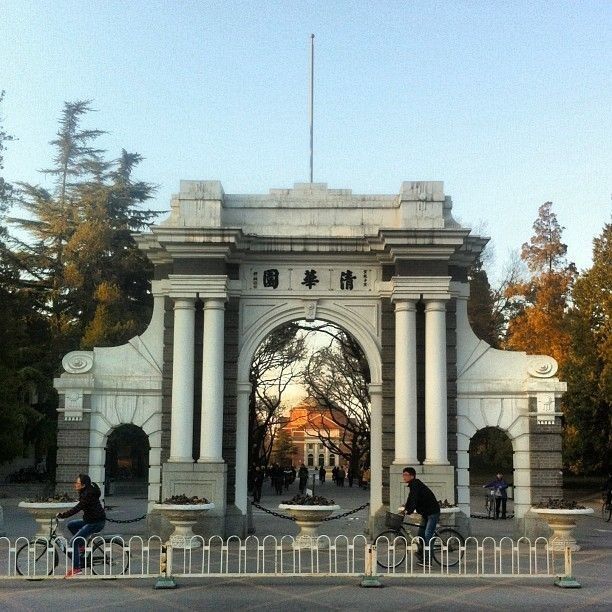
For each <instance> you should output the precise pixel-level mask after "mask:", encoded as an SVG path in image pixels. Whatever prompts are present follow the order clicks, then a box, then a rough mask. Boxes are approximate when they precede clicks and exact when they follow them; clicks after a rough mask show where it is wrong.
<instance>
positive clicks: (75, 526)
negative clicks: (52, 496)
mask: <svg viewBox="0 0 612 612" xmlns="http://www.w3.org/2000/svg"><path fill="white" fill-rule="evenodd" d="M74 488H75V490H76V491H77V492H78V494H79V503H78V504H77V505H76V506H74V508H70V510H66V512H60V513H58V514H57V518H60V519H64V518H68V517H70V516H72V515H74V514H76V513H77V512H80V511H81V510H82V511H83V518H82V519H75V520H73V521H70V522H69V523H68V525H67V526H68V529H69V530H70V533H72V536H73V537H72V541H71V543H72V569H71V570H69V571H68V572H67V573H66V576H65V577H66V578H72V576H76V575H78V574H82V573H83V562H84V556H83V554H82V553H84V551H85V542H86V541H87V538H88V537H89V536H90V535H92V534H94V533H98V532H99V531H102V529H104V525H105V523H106V513H105V512H104V508H103V507H102V504H101V503H100V495H101V492H100V487H99V486H98V485H97V484H96V483H95V482H91V478H90V477H89V475H88V474H79V475H78V477H77V479H76V481H75V483H74Z"/></svg>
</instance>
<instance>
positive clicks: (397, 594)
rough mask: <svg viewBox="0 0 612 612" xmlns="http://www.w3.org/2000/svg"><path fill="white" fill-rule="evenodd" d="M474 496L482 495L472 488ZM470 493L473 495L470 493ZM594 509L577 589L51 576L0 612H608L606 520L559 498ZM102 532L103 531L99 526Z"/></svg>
mask: <svg viewBox="0 0 612 612" xmlns="http://www.w3.org/2000/svg"><path fill="white" fill-rule="evenodd" d="M294 493H295V491H294V490H290V491H289V492H288V493H287V494H285V495H283V496H279V497H277V496H274V495H270V490H269V487H267V488H266V489H265V490H264V497H263V498H262V505H263V506H265V507H268V508H272V509H275V508H276V505H277V504H278V503H279V502H280V501H283V500H285V499H287V498H288V497H291V495H293V494H294ZM317 493H322V494H324V495H325V496H326V497H332V498H334V499H336V501H337V502H338V503H340V505H341V506H342V508H343V510H344V509H347V510H348V509H350V508H355V507H357V506H359V505H361V504H362V503H365V501H367V498H368V493H367V492H365V491H360V490H358V489H356V488H353V489H349V488H348V487H345V488H344V489H339V488H337V487H335V486H334V485H332V484H331V483H326V485H325V486H324V487H323V488H322V490H321V491H317ZM476 493H477V494H478V495H479V496H480V495H481V492H476ZM476 493H475V494H476ZM572 496H573V497H576V498H578V499H580V500H581V501H583V503H586V504H590V505H592V506H593V507H594V508H596V514H595V515H594V516H592V517H586V518H584V519H583V520H581V521H580V522H579V526H578V528H577V534H576V535H577V537H578V540H579V542H580V543H581V544H582V545H583V550H581V551H579V552H577V553H574V571H573V573H574V576H575V577H576V578H577V579H578V580H579V582H580V583H581V584H582V588H580V589H561V588H559V587H557V586H555V585H554V584H553V581H552V580H551V579H550V578H517V579H508V578H503V579H497V580H493V579H483V578H481V579H466V578H454V579H444V580H442V579H439V578H434V577H429V578H427V577H418V578H410V579H406V578H401V579H399V578H395V579H388V580H386V581H385V586H384V588H382V589H365V588H360V587H359V580H358V579H355V578H343V577H335V578H286V577H283V578H266V579H263V578H258V579H233V578H226V579H223V578H214V579H210V578H209V579H185V578H183V579H179V581H178V582H179V588H177V589H175V590H155V589H154V588H153V586H154V584H155V581H154V580H149V579H146V580H143V579H130V580H113V581H90V580H74V581H72V582H66V581H63V580H51V581H41V582H27V581H22V580H19V581H17V580H0V610H20V611H23V610H33V611H38V610H41V611H43V610H44V611H47V612H48V611H54V610H73V609H74V610H76V609H78V610H117V609H118V610H147V611H148V612H151V611H152V610H154V611H157V610H174V611H180V610H209V609H210V610H212V609H220V608H226V609H229V610H233V609H241V610H259V609H265V610H266V611H267V612H269V611H274V610H279V611H280V610H283V611H285V610H287V609H292V608H298V609H300V610H304V611H309V610H374V609H375V610H377V611H379V610H380V611H385V610H399V609H402V608H407V607H409V608H411V609H414V610H442V609H450V610H496V611H499V610H503V609H511V610H547V611H548V610H550V609H551V608H552V609H554V608H561V609H563V610H610V609H612V523H604V522H603V521H602V520H601V518H600V517H599V515H598V510H599V501H598V496H597V495H596V494H588V493H586V492H575V493H574V494H571V493H568V495H566V497H572ZM17 502H18V500H9V499H5V500H0V503H2V506H3V508H4V517H5V528H6V531H7V533H8V535H9V536H11V537H12V536H15V535H17V534H19V535H24V534H25V535H28V534H30V533H32V532H33V530H34V523H33V521H32V519H30V518H29V517H28V515H26V514H25V513H24V512H22V511H21V510H20V509H19V508H17ZM107 504H108V505H110V506H114V508H112V509H111V510H110V511H109V516H113V517H116V518H132V517H135V516H138V515H139V514H142V513H143V512H144V508H145V505H146V502H145V500H142V499H140V500H139V499H136V500H133V499H129V498H124V497H109V498H108V499H107ZM366 515H367V511H366V510H363V511H361V512H359V513H357V514H355V515H353V516H351V517H346V518H344V519H340V520H337V521H331V522H329V523H326V524H325V530H324V533H328V534H329V535H332V536H333V535H335V534H336V533H358V532H360V531H362V529H363V525H364V522H365V519H366ZM253 517H254V523H255V527H256V531H257V535H263V534H265V533H279V534H280V533H289V534H291V533H295V532H296V526H295V525H294V524H293V523H291V522H289V521H282V522H281V521H280V520H271V517H270V515H268V514H265V513H263V512H262V511H259V510H256V511H255V512H254V515H253ZM141 525H142V523H133V524H131V525H126V526H125V527H123V526H122V528H121V529H114V528H113V529H112V530H113V531H120V532H121V533H123V534H125V535H129V534H132V533H139V532H140V531H142V527H141ZM472 530H473V533H474V535H477V536H483V535H492V536H494V537H496V538H498V537H500V536H502V535H512V531H513V526H512V521H511V520H509V521H492V520H483V519H480V520H479V519H474V520H473V521H472ZM107 531H108V529H107Z"/></svg>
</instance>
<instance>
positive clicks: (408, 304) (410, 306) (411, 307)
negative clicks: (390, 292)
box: [395, 298, 417, 312]
mask: <svg viewBox="0 0 612 612" xmlns="http://www.w3.org/2000/svg"><path fill="white" fill-rule="evenodd" d="M416 303H417V300H408V299H404V298H399V299H397V300H395V312H403V311H405V310H407V311H416Z"/></svg>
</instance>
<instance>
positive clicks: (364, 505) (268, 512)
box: [251, 502, 370, 523]
mask: <svg viewBox="0 0 612 612" xmlns="http://www.w3.org/2000/svg"><path fill="white" fill-rule="evenodd" d="M251 504H252V505H253V506H255V507H256V508H259V510H263V511H264V512H266V513H267V514H271V515H272V516H275V517H277V518H282V519H287V520H288V521H295V520H296V519H295V517H294V516H287V515H286V514H281V513H280V512H274V510H269V509H268V508H264V507H263V506H260V505H259V504H258V503H257V502H251ZM369 505H370V502H366V503H365V504H363V506H359V508H354V509H353V510H349V511H348V512H343V513H342V514H337V515H336V516H328V517H327V518H324V519H323V520H322V521H321V522H322V523H324V522H326V521H335V520H336V519H340V518H344V517H345V516H349V515H350V514H355V513H356V512H359V511H360V510H363V509H364V508H367V507H368V506H369Z"/></svg>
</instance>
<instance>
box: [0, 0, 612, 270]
mask: <svg viewBox="0 0 612 612" xmlns="http://www.w3.org/2000/svg"><path fill="white" fill-rule="evenodd" d="M0 15H1V17H0V91H1V90H5V92H6V93H5V100H4V102H3V103H2V106H1V107H0V114H1V116H2V121H3V126H4V129H5V130H6V131H8V132H9V133H10V134H12V135H13V136H15V137H16V138H18V140H17V141H15V142H12V143H9V145H8V150H7V151H6V152H5V163H4V165H5V168H4V176H5V178H6V180H9V181H25V182H30V183H37V184H41V185H43V186H45V187H49V188H50V187H52V183H51V182H50V181H51V179H50V178H46V177H45V176H43V175H41V174H40V173H39V172H38V170H40V169H42V168H47V167H49V166H50V165H51V159H52V155H53V150H52V148H51V146H50V145H49V144H48V143H49V141H50V140H52V139H53V138H54V136H55V133H56V131H57V127H58V125H57V120H58V118H59V117H60V114H61V110H62V107H63V104H64V102H66V101H76V100H84V99H86V100H92V106H93V108H95V109H96V112H95V113H91V114H90V115H88V116H87V117H86V118H85V119H84V121H83V127H86V128H96V129H101V130H105V131H107V132H108V133H107V134H105V135H104V136H103V137H102V138H101V139H100V140H99V144H100V145H101V146H102V147H103V148H105V149H106V150H107V154H108V156H109V157H118V156H119V155H120V152H121V149H122V148H124V149H126V150H127V151H129V152H137V153H140V154H141V155H142V156H143V157H144V161H143V162H142V163H141V165H140V166H139V168H138V170H137V171H136V178H138V179H141V180H146V181H150V182H152V183H155V184H156V185H157V186H158V189H157V192H156V196H155V199H154V201H153V202H152V203H151V205H150V207H151V208H155V209H158V210H162V211H167V210H169V205H170V197H171V195H172V194H173V193H177V192H178V190H179V181H180V180H182V179H197V180H220V181H221V183H222V184H223V188H224V190H225V192H226V193H267V192H268V190H269V189H270V188H287V187H292V186H293V184H294V183H296V182H308V180H309V138H310V132H309V113H308V103H309V73H310V68H309V62H310V35H311V33H314V34H315V62H314V64H315V78H314V98H315V103H314V180H315V182H324V183H327V184H328V186H329V188H334V189H352V190H353V193H376V194H396V193H398V192H399V189H400V185H401V183H402V181H413V180H414V181H426V180H440V181H444V184H445V193H446V194H447V195H451V196H452V198H453V213H454V216H455V218H456V219H457V220H459V221H460V222H461V223H462V224H463V225H465V226H467V227H473V228H476V229H477V231H478V233H480V234H481V235H487V236H490V237H491V245H492V247H493V252H494V254H495V256H494V261H493V262H492V266H493V268H494V270H493V276H495V270H497V271H498V273H499V271H500V270H501V269H502V268H503V266H504V263H505V262H506V261H507V260H508V259H509V257H510V255H511V253H512V252H513V251H517V250H520V247H521V245H522V243H523V242H526V241H527V240H529V238H530V236H531V235H532V234H533V230H532V224H533V222H534V221H535V219H536V217H537V213H538V208H539V206H540V205H541V204H543V203H544V202H546V201H552V202H553V212H554V213H555V214H556V215H557V218H558V220H559V222H560V224H561V225H562V226H564V227H565V228H566V229H565V231H564V233H563V238H564V241H565V242H566V243H567V245H568V258H569V259H570V260H571V261H574V262H575V263H576V265H577V266H578V268H579V269H585V268H587V267H588V266H590V263H591V253H592V240H593V238H594V237H595V236H597V235H598V234H600V233H601V231H602V229H603V226H604V224H605V223H607V222H610V215H611V211H612V207H611V203H612V137H611V130H610V128H611V126H612V95H611V88H612V85H611V84H612V78H611V77H612V53H611V51H612V36H610V32H611V31H612V3H611V2H609V1H608V0H605V1H604V0H602V1H599V2H597V1H589V0H582V1H580V2H559V1H555V0H546V1H545V2H540V1H537V0H535V1H534V0H531V1H525V2H523V1H518V0H516V1H510V2H490V1H486V2H485V1H482V2H477V1H471V2H465V1H460V0H452V1H451V0H449V1H447V2H435V1H429V2H421V1H409V0H394V1H391V0H386V1H382V0H378V1H375V0H367V1H361V0H352V1H342V0H335V1H330V0H313V1H310V2H303V1H299V0H286V1H273V0H268V1H261V0H260V1H255V0H253V1H251V2H236V1H232V0H222V1H218V2H217V1H208V2H207V1H204V0H200V1H180V2H179V1H178V0H166V1H164V2H161V1H156V0H146V1H143V0H132V1H128V0H121V1H115V0H104V1H103V0H88V2H82V1H81V0H79V1H72V0H36V1H32V0H0Z"/></svg>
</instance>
